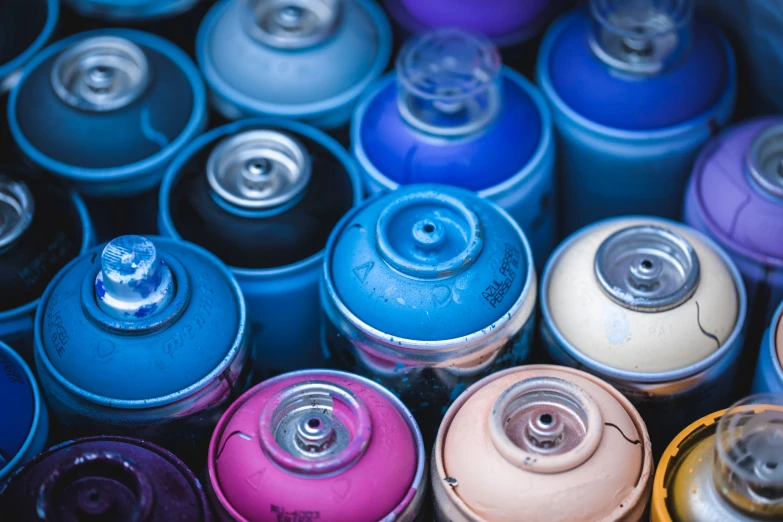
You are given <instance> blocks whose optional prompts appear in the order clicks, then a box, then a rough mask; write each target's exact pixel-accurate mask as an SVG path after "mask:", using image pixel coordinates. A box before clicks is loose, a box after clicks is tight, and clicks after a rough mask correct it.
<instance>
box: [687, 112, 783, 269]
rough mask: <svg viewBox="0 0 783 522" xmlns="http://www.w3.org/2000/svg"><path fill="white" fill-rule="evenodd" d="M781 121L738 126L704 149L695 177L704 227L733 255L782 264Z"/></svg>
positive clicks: (782, 134) (782, 119)
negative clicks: (734, 253) (735, 253)
mask: <svg viewBox="0 0 783 522" xmlns="http://www.w3.org/2000/svg"><path fill="white" fill-rule="evenodd" d="M782 161H783V118H780V117H766V118H759V119H755V120H752V121H749V122H746V123H742V124H740V125H737V126H735V127H733V128H731V129H729V130H727V131H726V132H724V133H722V134H721V135H720V136H718V137H717V138H716V139H715V140H714V141H712V142H711V143H710V144H709V145H708V146H707V147H705V148H704V149H703V151H702V152H701V154H700V155H699V158H698V160H697V161H696V166H695V167H694V173H693V188H694V189H695V194H694V195H695V200H696V204H697V206H698V207H699V208H700V210H701V213H702V214H703V215H704V218H705V222H706V225H707V227H708V229H709V230H710V231H711V233H712V234H713V235H715V236H717V237H718V238H719V241H720V242H721V243H723V244H725V245H727V246H728V248H729V249H730V250H732V251H734V252H737V253H739V254H741V255H743V256H746V257H749V258H751V259H753V260H754V261H755V262H757V263H760V264H763V265H772V266H778V267H780V266H783V241H780V238H781V237H783V192H781V191H783V176H781V174H780V172H778V170H779V169H780V170H781V171H783V167H780V164H781V162H782Z"/></svg>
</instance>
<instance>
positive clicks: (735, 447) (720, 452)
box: [713, 393, 783, 520]
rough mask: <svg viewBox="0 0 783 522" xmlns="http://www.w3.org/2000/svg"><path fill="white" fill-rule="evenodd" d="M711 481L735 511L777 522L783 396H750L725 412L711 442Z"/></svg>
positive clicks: (782, 475)
mask: <svg viewBox="0 0 783 522" xmlns="http://www.w3.org/2000/svg"><path fill="white" fill-rule="evenodd" d="M713 479H714V481H715V485H716V487H717V488H718V491H720V493H721V495H723V497H724V498H726V499H727V500H728V501H729V502H731V503H732V504H733V505H734V506H735V507H737V508H738V509H740V510H741V511H744V512H746V513H754V514H761V515H763V516H764V517H765V518H766V517H773V518H775V519H776V520H780V519H781V517H783V394H771V393H770V394H760V395H752V396H750V397H748V398H746V399H743V400H742V401H740V402H738V403H736V404H735V405H734V406H732V407H731V408H729V409H728V410H727V411H726V413H725V414H724V415H723V417H722V418H721V420H720V422H719V424H718V431H717V434H716V437H715V463H714V473H713Z"/></svg>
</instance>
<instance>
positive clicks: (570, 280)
mask: <svg viewBox="0 0 783 522" xmlns="http://www.w3.org/2000/svg"><path fill="white" fill-rule="evenodd" d="M746 307H747V306H746V296H745V287H744V286H743V284H742V279H741V277H740V274H739V271H738V270H737V267H736V266H735V265H734V263H733V262H732V261H731V258H729V256H728V255H727V254H726V253H725V252H724V251H723V250H722V249H721V248H720V247H719V246H718V245H717V244H715V243H714V242H713V241H712V240H710V239H709V238H708V237H707V236H705V235H703V234H701V233H699V232H697V231H696V230H693V229H691V228H690V227H686V226H684V225H682V224H678V223H674V222H672V221H668V220H664V219H660V218H652V217H623V218H614V219H607V220H603V221H600V222H598V223H595V224H593V225H590V226H588V227H585V228H583V229H582V230H580V231H578V232H576V233H575V234H573V235H572V236H571V237H569V238H568V239H567V240H566V241H565V242H563V244H562V245H560V246H559V247H558V249H557V250H556V251H555V253H554V254H553V255H552V258H551V259H550V260H549V262H548V263H547V268H546V271H545V272H544V276H543V278H542V281H541V310H542V312H543V322H542V325H541V330H542V331H541V337H542V339H543V341H544V344H545V347H546V349H547V351H548V353H549V355H550V357H551V358H552V359H553V360H554V361H555V362H557V363H559V364H564V365H567V366H572V367H578V368H581V369H584V370H586V371H588V372H590V373H593V374H595V375H597V376H599V377H601V378H603V379H605V380H607V381H608V382H609V383H611V384H612V385H614V386H615V387H616V388H617V389H618V390H620V391H621V392H622V393H623V394H625V395H626V396H627V397H628V398H629V399H630V400H631V402H633V403H634V405H635V406H636V407H637V408H638V409H639V411H640V412H641V413H642V415H643V416H644V418H645V421H646V422H647V426H648V427H649V429H650V437H651V438H652V443H653V449H654V450H655V451H658V452H660V451H663V449H664V448H665V446H666V444H668V442H669V441H670V440H671V438H672V437H673V436H674V435H676V434H677V433H678V432H679V431H680V430H681V429H682V428H683V427H684V426H687V425H688V424H689V423H690V422H692V421H693V420H695V419H697V418H698V417H700V416H702V415H704V414H705V412H710V411H713V410H715V409H716V408H720V407H721V406H725V405H726V404H728V403H729V402H730V401H731V393H732V383H733V380H734V377H735V374H736V362H737V358H738V357H739V354H740V351H741V349H742V343H743V341H744V335H743V334H744V326H745V318H746Z"/></svg>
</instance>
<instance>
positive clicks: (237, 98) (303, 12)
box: [196, 0, 391, 128]
mask: <svg viewBox="0 0 783 522" xmlns="http://www.w3.org/2000/svg"><path fill="white" fill-rule="evenodd" d="M390 54H391V28H390V26H389V22H388V20H387V19H386V15H385V14H384V13H383V10H382V9H381V8H380V7H379V6H378V5H376V4H375V2H374V1H372V0H282V1H281V0H224V1H223V2H220V3H219V4H217V5H216V6H215V7H213V8H212V10H211V11H210V12H209V14H208V15H207V16H206V17H205V19H204V21H203V23H202V25H201V29H200V30H199V34H198V40H197V42H196V57H197V59H198V63H199V66H200V67H201V71H202V72H203V74H204V77H205V78H206V81H207V84H208V85H209V87H210V90H211V94H212V103H213V105H214V107H215V108H216V109H217V110H218V111H219V112H220V113H221V114H222V115H223V116H224V117H225V118H227V119H230V120H235V119H240V118H247V117H251V116H280V117H285V118H291V119H296V120H301V121H305V122H307V123H310V124H312V125H315V126H317V127H322V128H333V127H338V126H340V125H342V124H344V123H346V122H347V121H348V120H349V119H350V116H351V112H352V111H353V108H354V105H355V103H356V100H357V99H358V98H359V96H360V95H361V94H362V92H363V91H364V90H365V89H366V88H367V86H368V85H369V84H370V83H371V82H372V81H373V80H375V79H376V78H377V77H378V76H379V75H380V74H381V73H382V72H383V70H384V68H385V67H386V63H387V62H388V60H389V55H390Z"/></svg>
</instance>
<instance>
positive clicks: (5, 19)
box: [0, 0, 60, 94]
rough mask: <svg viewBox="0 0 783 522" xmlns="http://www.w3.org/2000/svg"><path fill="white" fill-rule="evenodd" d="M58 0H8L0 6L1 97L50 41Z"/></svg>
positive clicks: (58, 4) (58, 5) (58, 13)
mask: <svg viewBox="0 0 783 522" xmlns="http://www.w3.org/2000/svg"><path fill="white" fill-rule="evenodd" d="M59 15H60V3H59V0H9V1H6V2H3V4H2V6H0V21H2V25H3V34H2V36H0V39H1V40H0V42H1V44H0V94H5V93H6V92H8V91H9V90H10V89H11V88H12V87H13V86H14V85H15V84H16V82H17V81H18V79H19V71H21V69H22V67H24V65H25V64H26V63H27V62H28V61H29V60H30V59H31V58H32V57H33V56H35V54H36V53H38V52H39V51H40V50H41V49H42V48H43V46H44V45H46V43H47V42H48V41H49V39H50V38H52V35H53V34H54V32H55V29H56V28H57V19H58V17H59Z"/></svg>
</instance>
